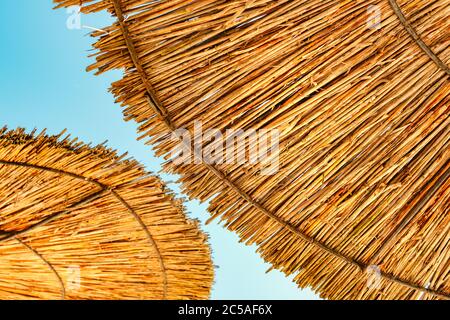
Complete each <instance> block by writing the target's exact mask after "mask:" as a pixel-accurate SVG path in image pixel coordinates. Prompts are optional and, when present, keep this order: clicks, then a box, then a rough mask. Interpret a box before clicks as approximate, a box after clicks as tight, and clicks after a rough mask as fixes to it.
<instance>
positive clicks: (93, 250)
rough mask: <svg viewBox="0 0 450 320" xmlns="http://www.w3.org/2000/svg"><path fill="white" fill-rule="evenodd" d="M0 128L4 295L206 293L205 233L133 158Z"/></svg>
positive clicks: (0, 279) (0, 289)
mask: <svg viewBox="0 0 450 320" xmlns="http://www.w3.org/2000/svg"><path fill="white" fill-rule="evenodd" d="M122 158H123V157H119V156H117V155H116V153H115V152H114V151H112V150H109V149H106V148H105V147H103V146H97V147H94V148H92V147H90V146H88V145H85V144H83V143H80V142H77V140H76V139H69V137H66V138H62V134H61V135H59V136H52V137H49V136H46V135H45V134H44V133H41V134H38V135H35V134H34V133H33V134H25V133H24V131H23V130H15V131H7V130H6V129H0V206H1V210H0V213H1V214H0V230H1V231H0V243H1V245H0V298H1V299H60V298H64V299H206V298H208V297H209V293H210V288H211V285H212V278H213V268H212V263H211V257H210V250H209V246H208V244H207V243H206V237H205V235H204V234H202V233H201V232H200V231H199V230H198V226H197V223H196V222H195V221H191V220H188V219H187V218H186V217H185V214H184V211H183V206H182V204H181V203H180V202H179V201H178V200H175V199H174V197H173V196H172V195H171V193H169V192H168V190H166V188H165V187H164V185H163V184H162V182H161V181H160V180H159V179H158V178H157V177H155V176H151V175H149V174H147V173H146V172H145V171H144V169H143V168H142V167H141V166H140V165H139V164H138V163H137V162H136V161H134V160H123V159H122Z"/></svg>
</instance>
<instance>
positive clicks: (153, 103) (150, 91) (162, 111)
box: [110, 0, 450, 300]
mask: <svg viewBox="0 0 450 320" xmlns="http://www.w3.org/2000/svg"><path fill="white" fill-rule="evenodd" d="M110 1H111V2H112V4H113V6H114V13H115V15H116V17H117V20H118V23H119V27H120V30H121V32H122V35H123V38H124V41H125V44H126V46H127V49H128V53H129V55H130V58H131V60H132V62H133V64H134V67H135V68H136V70H137V72H138V74H139V76H140V78H141V81H142V84H143V85H144V86H145V88H146V91H147V101H148V103H149V106H150V107H151V108H152V110H153V111H154V112H155V113H156V114H157V115H158V116H159V118H160V119H161V120H162V121H163V122H164V124H165V125H166V127H167V128H168V129H169V130H170V131H172V132H173V131H175V130H176V129H177V128H176V126H175V125H174V124H173V122H172V120H171V119H170V117H169V113H168V111H167V109H166V108H165V107H164V106H163V104H162V103H161V101H160V99H159V98H158V95H157V92H156V90H155V88H154V87H153V85H152V84H151V82H150V81H149V79H148V76H147V73H146V71H145V70H144V68H143V67H142V64H141V63H140V59H139V56H138V53H137V50H136V47H135V45H134V42H133V40H132V39H131V36H130V32H129V30H128V26H127V24H126V22H125V18H124V15H123V12H122V7H121V4H120V0H110ZM183 143H184V142H183ZM193 153H194V157H196V158H198V159H197V160H199V161H201V162H202V164H203V165H204V166H205V167H206V168H207V169H209V171H211V172H212V173H214V175H216V176H217V177H218V178H219V180H220V181H222V182H223V183H225V184H226V185H227V186H228V187H229V188H230V189H231V190H233V191H234V192H235V193H236V194H238V195H239V196H240V197H241V198H243V199H244V200H246V201H247V202H248V203H249V204H250V205H251V206H253V207H254V208H256V209H257V210H258V211H260V212H262V213H263V214H264V215H265V216H266V217H268V218H269V219H272V220H274V221H275V222H277V223H278V224H280V225H281V226H282V227H283V228H285V229H287V230H289V231H290V232H292V233H293V234H295V235H296V236H298V237H299V238H300V239H302V240H304V241H306V242H308V243H309V244H311V245H313V246H315V247H318V248H320V249H322V250H324V251H325V252H327V253H328V254H330V255H332V256H334V257H337V258H339V259H341V260H343V261H345V262H347V263H348V264H350V265H353V266H355V267H357V269H358V270H359V271H360V272H364V270H367V268H368V267H369V266H370V265H366V264H364V263H362V262H359V261H357V260H355V259H353V258H351V257H348V256H346V255H344V254H342V253H341V252H339V251H338V250H336V249H334V248H331V247H329V246H328V245H326V244H324V243H322V242H321V241H319V240H316V239H315V238H313V237H310V236H308V235H307V234H305V233H303V232H301V231H300V230H298V229H297V228H296V227H295V226H293V225H292V224H290V223H288V222H286V221H284V220H283V219H281V218H279V217H277V216H276V215H275V214H274V213H272V212H271V211H269V210H268V209H266V208H265V207H264V206H263V205H261V204H260V203H259V202H257V201H255V200H254V199H253V198H252V197H251V196H250V195H249V194H248V193H246V192H245V191H244V190H242V189H241V188H239V187H238V186H237V185H236V184H235V183H234V182H233V181H231V180H230V179H229V178H228V177H227V176H226V175H225V174H224V173H223V172H221V171H220V170H219V169H217V168H216V167H215V166H213V165H211V164H209V163H206V162H204V161H203V157H201V156H200V155H199V154H198V153H197V152H196V150H194V152H193ZM380 276H381V277H382V278H384V279H386V280H389V281H391V282H393V283H396V284H400V285H402V286H405V287H407V288H409V289H414V290H419V291H422V292H425V293H428V294H431V295H434V296H436V297H439V298H442V299H448V300H450V294H448V293H444V292H441V291H439V290H433V289H429V288H425V287H423V286H421V285H419V284H415V283H412V282H409V281H407V280H403V279H401V278H399V277H397V276H395V275H392V274H390V273H387V272H384V271H381V272H380Z"/></svg>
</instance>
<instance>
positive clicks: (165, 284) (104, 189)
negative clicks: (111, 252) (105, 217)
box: [0, 160, 168, 299]
mask: <svg viewBox="0 0 450 320" xmlns="http://www.w3.org/2000/svg"><path fill="white" fill-rule="evenodd" d="M0 165H10V166H16V167H24V168H32V169H36V170H42V171H47V172H52V173H55V174H60V175H65V176H68V177H71V178H74V179H77V180H83V181H86V182H88V183H91V184H95V185H96V186H98V187H99V188H100V189H101V190H99V191H97V192H95V193H93V194H91V195H89V196H87V197H85V198H83V199H81V200H80V201H78V202H77V203H75V204H72V205H71V206H70V207H69V208H70V210H64V211H60V212H56V213H54V214H52V215H50V216H49V217H47V218H44V219H42V220H41V221H39V222H38V223H36V224H34V225H32V226H30V227H28V228H26V229H23V230H20V231H17V232H10V233H8V234H7V235H6V236H5V237H3V238H0V243H1V242H4V241H7V240H10V239H13V238H15V239H17V237H18V236H20V235H23V234H25V233H27V232H29V231H31V230H33V229H36V228H37V227H39V226H42V225H45V224H47V223H49V222H51V221H53V220H55V219H57V218H58V217H60V216H62V215H64V214H66V213H69V212H71V210H73V209H74V208H77V207H79V206H81V205H84V204H86V203H89V202H91V201H93V200H95V199H97V198H99V197H101V196H102V195H103V194H104V193H106V192H110V193H111V194H112V195H113V196H114V198H116V199H117V200H118V201H119V202H120V203H121V204H122V205H123V206H124V207H125V208H126V209H127V210H128V212H129V213H130V214H131V215H132V216H133V217H134V218H135V220H136V221H137V222H138V223H139V225H140V226H141V227H142V229H143V231H144V232H145V234H146V237H147V239H148V241H149V242H150V244H151V246H152V247H153V248H154V249H155V252H156V255H157V257H158V261H159V265H160V268H161V274H162V278H163V299H166V297H167V291H168V280H167V269H166V267H165V264H164V260H163V257H162V254H161V250H160V249H159V247H158V245H157V243H156V241H155V239H154V238H153V236H152V234H151V233H150V230H149V229H148V228H147V226H146V225H145V223H144V222H143V220H142V218H141V217H139V215H138V214H137V213H136V211H135V210H134V209H133V208H132V206H130V205H129V204H128V203H127V202H126V201H125V199H123V198H122V197H121V196H120V195H119V194H118V193H117V192H116V191H115V190H113V188H111V187H110V186H108V185H105V184H103V183H101V182H99V181H97V180H95V179H91V178H88V177H84V176H82V175H78V174H75V173H72V172H68V171H64V170H60V169H55V168H49V167H45V166H39V165H34V164H30V163H25V162H17V161H6V160H0Z"/></svg>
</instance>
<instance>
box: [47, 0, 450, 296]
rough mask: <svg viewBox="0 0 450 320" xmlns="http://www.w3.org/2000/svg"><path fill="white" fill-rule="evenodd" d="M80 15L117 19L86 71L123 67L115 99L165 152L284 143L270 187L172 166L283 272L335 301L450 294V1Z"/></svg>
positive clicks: (113, 4) (256, 178)
mask: <svg viewBox="0 0 450 320" xmlns="http://www.w3.org/2000/svg"><path fill="white" fill-rule="evenodd" d="M55 2H57V3H58V4H59V6H68V5H77V4H80V1H79V0H55ZM81 3H82V4H83V7H82V11H83V12H85V13H90V12H95V11H100V10H108V11H109V12H110V13H112V14H113V15H114V16H115V17H116V19H117V20H116V22H115V23H114V24H112V25H111V26H109V27H106V28H105V29H104V30H101V31H98V32H95V33H94V36H97V37H99V39H98V41H97V43H96V44H95V48H96V49H98V53H97V56H96V58H97V61H96V62H95V63H94V64H93V65H92V66H91V67H90V68H89V70H97V71H98V73H102V72H105V71H108V70H112V69H117V68H123V69H125V75H124V77H123V79H122V80H120V81H118V82H115V83H114V84H113V86H112V92H113V93H114V95H115V96H116V98H117V101H118V102H120V103H121V104H123V105H124V106H125V109H124V114H125V118H126V119H127V120H129V119H133V120H135V121H137V122H138V123H139V124H140V127H139V132H140V137H141V139H148V141H149V142H150V143H152V144H154V146H155V148H156V150H157V152H158V154H159V155H162V156H165V157H166V158H167V159H168V160H170V154H171V151H172V150H173V148H174V147H175V144H174V142H173V140H171V139H170V136H171V135H170V133H171V132H172V131H174V130H176V129H179V128H184V129H188V130H190V131H191V132H193V129H194V125H195V121H196V120H197V121H201V122H202V126H203V128H204V130H206V129H213V128H214V129H218V130H221V131H222V132H224V131H225V130H226V129H242V130H249V129H276V130H279V131H280V148H281V152H280V156H279V162H280V166H279V170H278V172H277V173H276V174H274V175H272V176H269V177H267V176H262V175H261V174H260V172H261V170H262V169H263V168H262V166H261V165H254V166H253V167H250V168H249V167H246V168H245V167H243V166H242V165H237V164H221V165H211V164H209V163H192V164H176V163H174V162H173V161H169V162H168V164H167V165H166V167H165V168H166V170H168V171H171V172H177V173H180V174H182V182H183V184H184V191H185V192H186V193H187V194H189V195H190V196H191V197H195V198H198V199H200V200H202V201H205V200H211V205H210V207H209V211H210V212H211V214H212V217H214V218H216V217H217V218H220V219H221V220H223V221H225V225H226V227H227V228H228V229H230V230H232V231H234V232H236V233H237V234H238V235H239V236H240V237H241V238H242V240H243V242H245V243H247V244H252V243H256V244H257V245H258V246H259V249H258V251H259V253H260V254H261V256H262V257H263V258H264V259H265V260H266V261H268V262H270V263H272V265H273V266H274V268H277V269H280V270H282V271H283V272H284V273H286V274H287V275H295V277H294V279H295V280H294V281H295V282H296V283H297V284H298V285H299V286H300V287H305V286H312V288H314V289H315V290H317V291H318V292H320V293H321V295H322V296H323V297H326V298H332V299H340V298H348V299H355V298H359V299H393V298H397V299H417V298H420V299H448V298H449V297H450V259H449V257H450V223H449V222H450V221H449V220H450V215H449V210H450V207H449V203H450V201H449V197H450V188H449V184H450V179H448V178H449V174H450V148H449V143H450V139H449V137H450V135H449V131H450V117H449V106H450V95H449V91H450V83H449V74H450V71H449V68H448V65H449V62H450V45H449V39H450V34H449V32H450V27H449V23H450V6H449V2H448V0H433V1H430V0H414V1H410V0H408V1H406V0H398V1H395V0H372V1H366V0H364V1H363V0H355V1H335V0H333V1H323V0H308V1H306V0H280V1H269V0H247V1H243V0H236V1H225V0H199V1H186V0H174V1H143V0H103V1H97V0H86V1H82V2H81ZM207 144H208V141H206V142H205V143H204V145H202V147H203V148H205V147H207ZM196 157H197V158H199V159H201V155H198V154H197V155H196ZM370 270H375V271H376V274H378V275H379V277H378V278H379V280H380V283H379V284H378V285H377V286H373V285H368V278H369V275H370V274H371V272H369V271H370Z"/></svg>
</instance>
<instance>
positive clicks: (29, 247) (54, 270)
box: [16, 238, 66, 300]
mask: <svg viewBox="0 0 450 320" xmlns="http://www.w3.org/2000/svg"><path fill="white" fill-rule="evenodd" d="M16 240H17V242H19V243H20V244H21V245H23V246H24V247H25V248H27V249H28V250H29V251H31V252H32V253H34V254H35V255H36V256H37V257H38V258H39V259H41V260H42V261H43V262H44V263H45V264H46V265H47V266H48V267H49V268H50V270H51V271H52V272H53V273H54V274H55V276H56V278H57V279H58V281H59V284H60V286H61V299H62V300H65V299H66V288H65V286H64V281H63V280H62V278H61V276H60V275H59V273H58V271H56V269H55V267H54V266H53V265H52V264H51V263H50V261H48V260H47V259H45V258H44V256H43V255H41V254H40V253H39V252H38V251H37V250H36V249H34V248H33V247H31V246H30V245H28V244H26V243H25V242H23V241H22V240H20V239H19V238H16Z"/></svg>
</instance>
